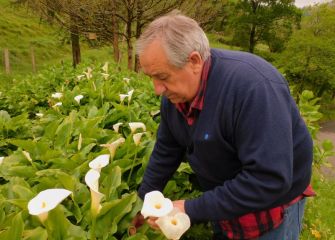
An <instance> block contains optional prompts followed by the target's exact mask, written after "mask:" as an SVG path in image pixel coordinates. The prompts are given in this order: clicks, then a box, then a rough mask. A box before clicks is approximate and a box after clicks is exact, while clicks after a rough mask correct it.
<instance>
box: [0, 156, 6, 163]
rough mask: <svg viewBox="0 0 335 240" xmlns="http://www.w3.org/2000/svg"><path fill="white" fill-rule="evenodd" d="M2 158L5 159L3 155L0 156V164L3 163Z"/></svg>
mask: <svg viewBox="0 0 335 240" xmlns="http://www.w3.org/2000/svg"><path fill="white" fill-rule="evenodd" d="M4 159H5V157H0V165H1V164H2V163H3V160H4Z"/></svg>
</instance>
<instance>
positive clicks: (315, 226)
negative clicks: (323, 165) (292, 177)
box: [301, 169, 335, 240]
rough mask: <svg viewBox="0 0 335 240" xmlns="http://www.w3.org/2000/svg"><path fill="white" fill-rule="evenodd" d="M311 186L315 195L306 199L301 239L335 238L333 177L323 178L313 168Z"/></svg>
mask: <svg viewBox="0 0 335 240" xmlns="http://www.w3.org/2000/svg"><path fill="white" fill-rule="evenodd" d="M312 186H313V188H314V190H315V191H316V193H317V196H315V197H313V198H309V199H308V201H307V205H306V209H305V217H304V219H305V220H304V229H303V232H302V236H301V239H302V240H312V239H324V240H334V239H335V225H334V223H335V200H334V196H335V178H325V177H324V176H323V175H322V174H321V173H320V171H319V170H318V169H315V170H314V173H313V179H312Z"/></svg>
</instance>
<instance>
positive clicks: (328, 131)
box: [318, 121, 335, 179]
mask: <svg viewBox="0 0 335 240" xmlns="http://www.w3.org/2000/svg"><path fill="white" fill-rule="evenodd" d="M320 126H321V129H320V132H319V134H318V140H319V141H322V140H325V139H329V140H331V141H332V142H333V145H334V148H335V121H328V122H324V123H321V124H320ZM334 151H335V149H334ZM327 161H328V162H329V163H330V167H326V166H322V167H321V170H322V172H323V174H324V175H325V176H326V177H329V178H333V179H335V156H332V157H329V158H328V159H327Z"/></svg>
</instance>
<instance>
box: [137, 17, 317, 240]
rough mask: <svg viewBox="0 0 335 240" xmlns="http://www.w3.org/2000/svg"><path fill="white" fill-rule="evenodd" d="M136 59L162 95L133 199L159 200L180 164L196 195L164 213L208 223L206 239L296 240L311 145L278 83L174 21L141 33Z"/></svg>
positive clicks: (190, 24)
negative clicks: (194, 181) (186, 167)
mask: <svg viewBox="0 0 335 240" xmlns="http://www.w3.org/2000/svg"><path fill="white" fill-rule="evenodd" d="M137 54H138V56H139V60H140V64H141V68H142V70H143V72H144V73H145V74H146V75H148V76H149V77H150V78H151V79H152V81H153V85H154V89H155V93H156V94H157V95H162V102H161V123H160V126H159V129H158V133H157V142H156V144H155V147H154V150H153V152H152V155H151V158H150V161H149V164H148V166H147V169H146V171H145V173H144V177H143V182H142V184H141V186H140V189H139V195H140V197H142V198H143V196H144V195H145V193H147V192H150V191H153V190H160V191H162V190H163V188H164V186H165V185H166V183H167V181H168V180H169V179H170V178H171V176H172V175H173V173H174V172H175V171H176V169H177V168H178V166H179V165H180V163H181V161H182V159H184V156H185V155H186V157H187V159H188V161H189V164H190V166H191V167H192V169H193V170H194V172H195V174H196V176H197V178H198V181H199V184H200V185H201V187H202V188H203V194H202V195H201V196H200V197H198V198H195V199H186V200H177V201H174V206H175V207H178V208H179V209H180V210H181V211H183V212H186V213H187V214H188V216H189V217H190V219H191V221H192V222H193V223H196V222H202V221H211V222H212V223H213V226H214V239H261V240H267V239H271V240H276V239H278V240H283V239H298V238H299V233H300V230H301V221H302V217H303V210H304V204H305V197H306V196H311V195H313V191H312V190H311V187H310V185H309V183H310V178H311V168H312V157H313V153H312V149H313V143H312V139H311V137H310V134H309V133H308V130H307V127H306V125H305V123H304V121H303V119H302V118H301V116H300V115H299V110H298V109H297V106H296V104H295V102H294V100H293V98H292V97H291V95H290V91H289V88H288V85H287V82H286V81H285V79H284V78H283V76H282V75H281V74H280V73H279V72H278V71H277V70H276V69H275V68H274V67H273V66H272V65H271V64H269V63H268V62H266V61H265V60H263V59H261V58H259V57H257V56H255V55H252V54H249V53H244V52H239V51H226V50H218V49H210V47H209V43H208V39H207V37H206V35H205V33H204V31H203V30H202V29H201V28H200V27H199V25H198V24H197V22H196V21H194V20H193V19H191V18H189V17H186V16H184V15H181V14H179V13H171V14H169V15H166V16H163V17H160V18H158V19H156V20H154V21H153V22H152V23H151V24H149V26H148V27H147V28H146V30H145V31H144V32H143V34H142V35H141V37H140V38H139V39H138V42H137ZM148 222H149V224H151V225H152V226H153V227H156V226H155V223H154V219H149V221H148Z"/></svg>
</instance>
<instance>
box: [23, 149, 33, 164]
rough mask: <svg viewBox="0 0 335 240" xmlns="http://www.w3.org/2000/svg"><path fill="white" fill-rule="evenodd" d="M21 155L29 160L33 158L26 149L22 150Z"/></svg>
mask: <svg viewBox="0 0 335 240" xmlns="http://www.w3.org/2000/svg"><path fill="white" fill-rule="evenodd" d="M22 153H23V155H24V156H25V157H26V158H27V159H28V161H29V162H33V160H32V159H31V157H30V153H29V152H27V151H22Z"/></svg>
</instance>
